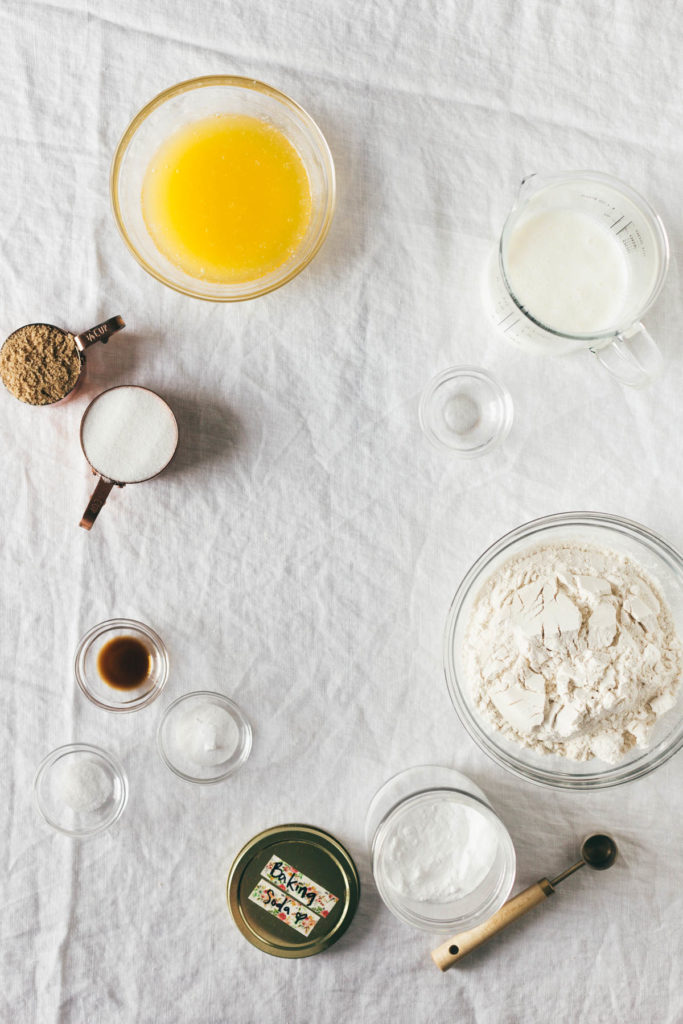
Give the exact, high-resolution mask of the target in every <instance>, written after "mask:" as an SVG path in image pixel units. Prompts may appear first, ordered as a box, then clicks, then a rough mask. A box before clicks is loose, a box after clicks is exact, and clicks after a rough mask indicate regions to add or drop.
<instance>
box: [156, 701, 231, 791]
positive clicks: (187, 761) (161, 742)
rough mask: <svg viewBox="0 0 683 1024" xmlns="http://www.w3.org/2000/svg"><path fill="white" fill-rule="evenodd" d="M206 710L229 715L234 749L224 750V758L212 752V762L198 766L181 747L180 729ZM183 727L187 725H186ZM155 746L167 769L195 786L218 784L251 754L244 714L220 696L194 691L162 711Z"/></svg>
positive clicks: (183, 746)
mask: <svg viewBox="0 0 683 1024" xmlns="http://www.w3.org/2000/svg"><path fill="white" fill-rule="evenodd" d="M206 708H209V709H211V708H219V709H220V710H222V711H224V712H226V713H227V714H228V715H229V716H230V720H231V721H232V724H233V726H234V746H231V747H230V748H228V749H226V752H225V756H224V757H223V756H221V754H220V753H219V752H218V751H215V750H214V751H213V752H210V753H213V756H212V757H211V758H210V760H211V761H213V762H214V763H207V764H201V763H198V762H197V761H195V760H193V759H192V757H191V756H190V754H189V752H188V750H187V749H186V744H187V738H186V740H185V745H184V744H183V736H182V726H183V723H187V722H188V717H187V716H190V720H191V718H192V716H193V715H194V714H196V713H198V712H202V711H203V710H204V709H206ZM186 727H187V726H186ZM157 746H158V748H159V754H160V755H161V760H162V761H163V762H164V764H165V765H166V767H167V768H169V769H170V770H171V771H172V772H173V773H174V774H175V775H177V776H178V777H179V778H181V779H185V781H186V782H196V783H198V784H199V785H202V784H204V785H205V784H207V783H211V782H221V781H222V780H223V779H227V777H228V776H229V775H232V774H233V773H234V772H236V771H237V770H238V768H241V767H242V765H243V764H244V762H245V761H246V760H247V758H248V757H249V754H250V753H251V725H250V724H249V721H248V719H247V718H246V716H245V714H244V712H243V711H242V709H241V708H240V707H238V705H237V704H235V702H234V701H232V700H230V698H229V697H226V696H224V695H223V694H222V693H214V692H213V691H211V690H195V691H194V692H193V693H185V694H183V696H182V697H178V698H177V700H174V701H173V703H172V704H169V706H168V707H167V708H166V711H165V712H164V715H163V718H162V719H161V721H160V722H159V729H158V731H157Z"/></svg>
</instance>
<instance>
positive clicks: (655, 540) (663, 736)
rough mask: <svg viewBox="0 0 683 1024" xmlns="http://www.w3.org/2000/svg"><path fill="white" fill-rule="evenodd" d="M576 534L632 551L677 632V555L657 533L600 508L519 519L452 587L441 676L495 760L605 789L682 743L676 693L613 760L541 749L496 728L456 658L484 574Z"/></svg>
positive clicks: (546, 781) (521, 772)
mask: <svg viewBox="0 0 683 1024" xmlns="http://www.w3.org/2000/svg"><path fill="white" fill-rule="evenodd" d="M577 540H578V541H580V542H584V543H590V544H597V545H600V546H602V547H606V548H611V549H612V550H615V551H617V552H619V553H621V554H624V555H627V556H630V557H632V558H633V559H634V560H635V561H636V562H639V563H640V565H642V566H643V568H644V569H646V570H647V572H648V573H649V574H650V575H651V576H652V577H654V579H655V580H656V581H657V583H658V584H659V587H660V589H661V591H662V593H663V595H664V597H665V598H666V601H667V603H668V605H669V607H670V609H671V613H672V615H673V620H674V623H675V625H676V630H677V632H678V635H679V637H680V638H681V639H683V558H682V557H681V555H680V554H679V553H678V551H676V550H675V548H673V547H672V546H671V545H670V544H668V543H667V541H665V540H664V539H663V538H662V537H660V536H658V535H657V534H656V533H653V532H652V530H648V529H647V528H646V527H645V526H641V525H640V524H639V523H634V522H632V521H631V520H629V519H622V518H621V517H619V516H612V515H608V514H606V513H600V512H566V513H560V514H558V515H552V516H545V517H544V518H542V519H535V520H534V521H533V522H530V523H525V524H524V525H523V526H520V527H518V528H517V529H516V530H512V532H511V533H508V534H506V535H505V536H504V537H501V539H500V540H498V541H496V543H495V544H492V545H491V547H490V548H488V549H487V550H486V551H485V552H484V553H483V554H482V555H481V556H480V557H479V558H478V559H477V561H476V562H475V563H474V565H473V566H472V568H471V569H470V570H469V572H468V573H467V575H466V576H465V578H464V579H463V581H462V583H461V584H460V586H459V587H458V590H457V591H456V594H455V597H454V598H453V602H452V604H451V607H450V610H449V613H448V618H447V621H446V631H445V645H444V663H445V672H446V682H447V684H448V689H449V692H450V695H451V699H452V701H453V704H454V706H455V710H456V711H457V713H458V716H459V718H460V721H461V722H462V724H463V725H464V726H465V728H466V729H467V731H468V732H469V734H470V736H471V737H472V739H473V740H474V741H475V743H477V744H478V746H479V747H480V748H481V749H482V750H483V751H484V753H486V754H488V755H489V757H491V758H492V759H493V760H494V761H495V762H496V763H497V764H499V765H500V766H501V767H503V768H506V769H507V770H508V771H510V772H512V773H513V774H514V775H517V776H519V777H520V778H523V779H527V780H529V781H530V782H535V783H539V784H541V785H545V786H553V787H555V788H558V789H576V790H586V789H606V788H608V787H610V786H618V785H620V784H621V783H623V782H629V781H631V780H632V779H638V778H641V776H643V775H647V774H648V773H649V772H651V771H653V770H654V769H655V768H657V767H659V765H661V764H664V762H665V761H668V760H669V758H670V757H673V755H674V754H675V753H676V752H677V751H678V750H680V749H681V747H683V693H680V692H679V695H678V700H677V703H676V706H675V707H674V708H672V709H671V710H670V711H668V712H667V713H666V714H664V715H662V716H661V718H659V719H658V721H657V723H656V726H655V730H654V735H653V738H652V741H651V743H650V745H649V747H648V748H647V749H645V750H643V749H641V748H639V747H636V748H634V749H632V750H631V751H629V752H628V754H627V755H626V756H625V757H624V759H623V760H622V761H620V762H619V763H618V764H616V765H608V764H605V763H604V762H602V761H598V760H596V759H593V760H591V761H572V760H570V759H569V758H564V757H559V756H556V755H549V754H546V755H540V754H537V753H535V752H534V751H531V750H527V749H526V748H524V747H521V746H519V745H518V744H516V743H513V742H512V741H510V740H507V739H506V738H505V737H504V736H501V735H500V734H498V733H495V732H494V731H493V729H492V727H491V726H490V725H489V723H488V722H486V721H485V719H483V718H482V717H481V716H480V714H479V713H478V711H477V709H476V707H475V706H474V704H473V702H472V698H471V695H470V686H469V684H468V681H467V678H466V676H465V671H464V666H463V664H462V660H461V652H462V648H463V640H464V637H465V633H466V630H467V626H468V623H469V618H470V614H471V611H472V607H473V604H474V602H475V600H476V598H477V597H478V595H479V593H480V591H481V589H482V587H483V586H484V584H485V583H486V581H487V580H488V579H489V577H490V576H491V575H492V574H493V573H494V572H495V571H496V570H497V569H498V568H499V566H501V565H502V564H503V563H504V562H506V561H507V560H508V559H509V558H511V557H513V556H516V555H520V554H522V553H523V552H524V551H525V550H528V549H529V548H534V547H538V546H539V545H541V544H548V543H553V542H556V541H577Z"/></svg>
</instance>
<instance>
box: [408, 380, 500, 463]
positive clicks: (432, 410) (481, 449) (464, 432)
mask: <svg viewBox="0 0 683 1024" xmlns="http://www.w3.org/2000/svg"><path fill="white" fill-rule="evenodd" d="M418 414H419V418H420V426H421V427H422V431H423V433H424V435H425V437H427V438H428V439H429V440H430V441H431V442H432V444H433V445H434V446H435V447H436V448H441V449H442V450H443V449H447V450H448V451H450V452H451V453H452V454H453V455H457V456H459V457H460V458H461V459H475V458H477V457H478V456H479V455H485V454H486V452H490V451H491V449H492V448H495V447H497V445H499V444H501V442H502V441H504V440H505V438H506V437H507V436H508V434H509V433H510V427H511V426H512V417H513V408H512V398H511V397H510V392H509V391H508V389H507V388H506V387H505V386H504V385H503V384H501V383H500V381H499V380H496V378H495V377H494V376H493V375H492V374H490V373H488V372H487V371H486V370H482V369H480V368H479V367H478V366H451V367H449V368H448V369H447V370H443V371H442V372H441V373H439V374H437V376H436V377H433V378H432V380H430V381H429V383H428V384H427V387H426V388H425V389H424V391H423V392H422V396H421V398H420V406H419V413H418Z"/></svg>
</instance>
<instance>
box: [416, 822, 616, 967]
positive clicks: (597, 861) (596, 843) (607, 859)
mask: <svg viewBox="0 0 683 1024" xmlns="http://www.w3.org/2000/svg"><path fill="white" fill-rule="evenodd" d="M616 858H617V844H616V843H615V841H614V840H613V839H612V837H611V836H607V835H604V833H596V834H595V835H592V836H588V838H587V839H584V841H583V844H582V846H581V860H580V861H577V863H576V864H572V866H571V867H570V868H567V870H566V871H563V872H562V874H560V875H558V876H557V878H553V879H548V878H542V879H541V880H540V881H539V882H535V883H534V884H533V885H530V886H529V888H528V889H524V891H523V892H520V893H518V894H517V896H513V898H512V899H511V900H508V901H507V903H505V904H504V905H503V906H502V907H501V908H500V910H499V911H498V913H497V914H494V915H493V917H490V918H489V919H488V921H484V923H483V924H480V925H478V926H477V927H476V928H472V929H471V930H470V931H468V932H461V933H460V934H459V935H454V936H453V938H452V939H448V941H447V942H444V943H442V945H440V946H438V947H437V948H436V949H434V950H432V960H433V961H434V963H435V964H436V966H437V967H440V968H441V970H442V971H447V970H449V969H450V968H451V967H452V966H453V964H457V962H458V961H459V960H462V958H463V957H464V956H467V954H468V953H470V952H471V951H472V950H473V949H476V948H477V946H481V945H483V943H484V942H488V940H489V939H490V938H492V937H493V936H494V935H497V934H498V932H500V931H502V930H503V928H506V927H507V926H508V925H509V924H511V923H512V922H513V921H516V920H517V918H518V917H521V916H522V915H523V914H526V912H527V911H528V910H531V909H532V908H533V907H535V906H537V904H539V903H542V902H543V900H544V899H546V897H547V896H552V894H553V893H554V892H555V886H556V885H559V883H560V882H564V880H565V878H569V876H570V875H573V874H574V872H575V871H578V870H579V868H582V867H583V866H584V864H587V865H588V867H589V868H594V869H595V870H596V871H604V870H605V869H606V868H611V867H612V865H613V864H614V861H615V860H616Z"/></svg>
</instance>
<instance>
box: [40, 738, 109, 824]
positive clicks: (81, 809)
mask: <svg viewBox="0 0 683 1024" xmlns="http://www.w3.org/2000/svg"><path fill="white" fill-rule="evenodd" d="M33 788H34V793H35V797H36V803H37V805H38V810H39V811H40V813H41V814H42V816H43V818H44V819H45V821H46V822H47V823H48V825H50V826H51V827H52V828H54V829H55V830H56V831H57V832H62V833H63V834H64V835H67V836H73V837H74V838H76V839H85V838H87V837H88V836H94V835H96V834H97V833H98V832H102V831H104V829H106V828H109V826H110V825H113V823H114V822H115V821H116V820H117V818H119V817H120V816H121V814H122V812H123V809H124V807H125V806H126V801H127V799H128V782H127V779H126V774H125V772H124V770H123V768H122V767H121V765H120V764H119V763H118V761H117V760H116V758H114V757H112V755H111V754H108V753H107V752H106V751H105V750H101V749H100V748H99V747H93V746H91V745H90V744H88V743H70V744H67V745H66V746H64V747H57V749H56V750H53V751H52V753H51V754H48V755H47V757H46V758H45V759H44V760H43V761H42V762H41V765H40V767H39V768H38V771H37V772H36V777H35V781H34V784H33Z"/></svg>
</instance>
